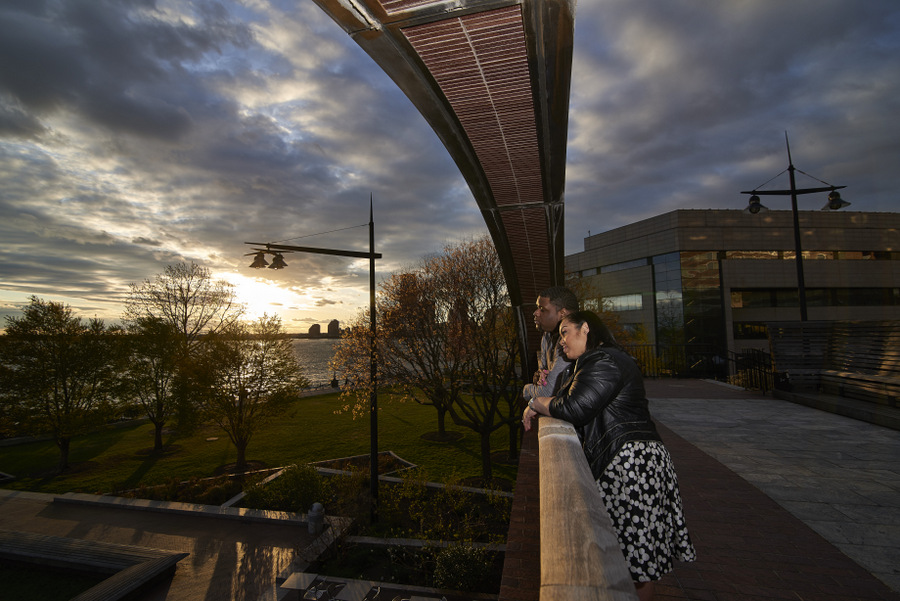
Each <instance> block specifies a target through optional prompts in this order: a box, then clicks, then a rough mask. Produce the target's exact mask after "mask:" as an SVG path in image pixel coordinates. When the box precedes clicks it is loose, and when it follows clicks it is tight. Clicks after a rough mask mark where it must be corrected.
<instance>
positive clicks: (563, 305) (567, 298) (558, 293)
mask: <svg viewBox="0 0 900 601" xmlns="http://www.w3.org/2000/svg"><path fill="white" fill-rule="evenodd" d="M538 296H543V297H546V298H547V299H548V300H549V301H550V304H551V305H553V306H554V307H556V310H557V311H559V310H560V309H565V310H566V311H569V312H570V313H571V312H572V311H577V310H578V297H577V296H575V293H574V292H572V291H571V290H569V289H568V288H566V287H565V286H550V287H549V288H547V289H546V290H544V291H542V292H541V293H540V294H539V295H538Z"/></svg>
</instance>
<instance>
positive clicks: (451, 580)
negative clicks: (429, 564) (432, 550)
mask: <svg viewBox="0 0 900 601" xmlns="http://www.w3.org/2000/svg"><path fill="white" fill-rule="evenodd" d="M488 555H489V554H488V552H487V550H485V549H484V548H480V547H476V546H474V545H471V544H461V545H451V546H449V547H447V548H446V549H443V550H442V551H441V552H440V553H438V555H437V558H436V559H435V566H434V584H435V586H437V587H438V588H447V589H452V590H456V591H474V590H478V587H479V586H480V585H481V584H482V582H483V581H484V580H485V579H486V578H487V577H488V576H490V573H491V563H492V562H491V560H490V557H489V556H488Z"/></svg>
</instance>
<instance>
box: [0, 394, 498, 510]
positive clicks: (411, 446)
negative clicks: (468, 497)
mask: <svg viewBox="0 0 900 601" xmlns="http://www.w3.org/2000/svg"><path fill="white" fill-rule="evenodd" d="M378 402H379V411H378V449H379V451H394V452H395V453H396V454H397V455H399V456H400V457H402V458H403V459H406V460H407V461H410V462H412V463H415V464H416V465H419V466H420V467H423V468H425V470H426V471H427V473H428V474H429V476H430V478H431V479H433V480H440V479H443V478H444V477H447V476H450V475H451V474H454V473H455V474H456V475H458V476H459V477H461V478H467V477H480V476H481V456H480V442H479V438H478V434H477V433H476V432H474V431H472V430H468V429H465V428H459V427H457V426H454V425H452V424H451V423H450V420H449V418H448V430H449V431H457V432H460V433H462V438H460V439H459V440H457V441H455V442H431V441H428V440H425V439H423V438H422V435H423V434H426V433H429V432H434V431H435V430H436V429H437V413H436V411H435V410H434V409H433V408H432V407H423V406H420V405H417V404H415V403H399V402H397V401H392V400H391V399H390V397H388V396H386V395H381V396H380V397H379V401H378ZM339 407H340V401H339V400H338V395H337V394H325V395H319V396H311V397H306V398H303V399H300V400H298V401H296V402H295V403H293V404H292V405H291V406H289V408H288V409H287V410H286V411H285V413H284V414H283V415H282V416H279V417H277V418H276V419H274V420H273V421H272V422H270V423H269V424H268V425H266V426H265V427H263V428H261V429H260V430H259V431H258V432H257V433H256V434H255V435H254V438H253V440H251V441H250V446H249V447H248V449H247V460H248V461H258V462H262V463H264V464H265V465H267V466H268V467H278V466H284V465H290V464H293V463H309V462H314V461H322V460H325V459H335V458H340V457H346V456H351V455H367V454H368V453H369V449H370V442H369V419H368V415H367V416H366V417H365V418H363V419H356V420H354V419H353V418H352V416H351V415H350V414H342V415H335V413H334V411H335V410H336V409H338V408H339ZM507 433H508V428H506V427H503V428H501V429H499V430H498V431H497V432H495V433H494V436H493V438H492V441H491V446H492V449H493V451H494V452H495V453H497V452H502V453H503V454H504V456H505V452H506V449H507V448H508V446H509V443H508V434H507ZM163 442H164V444H165V445H166V449H165V451H164V452H163V453H162V454H153V453H152V452H151V451H152V448H153V426H152V424H150V423H149V422H142V423H138V424H130V425H120V426H116V427H112V426H110V427H108V428H105V429H103V430H102V431H99V432H95V433H92V434H89V435H84V436H79V437H76V438H75V439H73V440H72V445H71V451H70V460H69V463H70V468H69V470H67V471H66V472H65V473H63V474H57V473H56V465H57V462H58V459H59V451H58V449H57V447H56V445H55V444H54V443H53V441H41V442H31V443H28V444H22V445H16V446H9V447H2V448H0V472H5V473H7V474H12V475H13V476H15V477H16V480H14V481H11V482H8V483H6V484H4V487H6V488H11V489H18V490H30V491H36V492H47V493H57V494H58V493H64V492H70V491H71V492H86V493H108V492H112V491H116V490H125V489H130V488H136V487H137V486H138V485H141V484H143V485H153V484H162V483H165V482H168V481H171V480H172V479H188V478H192V477H207V476H213V475H215V474H217V473H221V472H222V470H223V468H224V467H225V466H227V465H229V464H231V463H234V461H235V455H236V454H235V449H234V446H233V445H232V444H231V442H230V441H229V439H228V436H227V434H225V432H223V431H221V430H217V429H215V428H214V427H211V426H204V427H202V428H200V429H199V430H198V431H196V432H194V433H192V434H190V435H184V436H181V435H179V434H178V433H175V432H173V433H169V434H166V435H165V436H164V438H163ZM493 475H494V478H504V479H507V480H510V481H515V477H516V467H515V466H511V465H498V464H495V465H494V467H493Z"/></svg>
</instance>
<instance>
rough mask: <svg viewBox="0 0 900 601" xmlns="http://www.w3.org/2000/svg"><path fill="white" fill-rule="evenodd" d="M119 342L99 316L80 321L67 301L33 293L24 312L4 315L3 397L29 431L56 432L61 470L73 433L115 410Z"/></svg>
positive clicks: (63, 467) (88, 428)
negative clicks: (56, 300) (113, 395)
mask: <svg viewBox="0 0 900 601" xmlns="http://www.w3.org/2000/svg"><path fill="white" fill-rule="evenodd" d="M119 344H120V337H119V336H117V335H115V331H114V330H112V329H108V328H107V327H106V326H105V325H104V323H103V322H102V321H101V320H98V319H92V320H90V321H89V322H88V323H87V324H85V323H82V321H81V319H80V318H78V317H75V316H74V315H73V313H72V310H71V309H70V308H69V307H68V306H67V305H64V304H62V303H55V302H52V301H43V300H41V299H39V298H37V297H35V296H32V297H31V304H30V305H29V306H28V307H26V308H25V312H24V315H23V316H22V317H18V318H17V317H7V318H6V336H5V339H4V343H3V344H2V345H0V353H2V357H0V359H2V362H3V365H4V369H3V370H2V376H3V381H2V387H3V389H4V390H5V394H4V397H5V398H6V399H15V401H14V402H15V407H14V409H15V410H16V412H17V413H18V414H19V416H20V417H22V418H23V419H24V420H25V424H24V426H25V429H26V431H29V433H31V434H46V433H50V434H52V436H53V437H54V439H55V440H56V445H57V447H59V453H60V455H59V465H58V467H59V469H60V471H62V470H65V469H66V468H67V467H68V466H69V448H70V445H71V441H72V438H73V437H74V436H75V435H77V434H80V433H83V432H86V431H88V430H90V429H91V428H93V427H96V426H97V425H98V424H100V423H103V422H104V420H106V419H107V418H109V417H111V416H112V415H113V414H114V407H113V405H112V403H111V396H112V393H113V391H114V390H115V386H116V382H117V370H116V367H117V359H118V358H120V357H121V353H119V352H118V350H119V349H118V345H119Z"/></svg>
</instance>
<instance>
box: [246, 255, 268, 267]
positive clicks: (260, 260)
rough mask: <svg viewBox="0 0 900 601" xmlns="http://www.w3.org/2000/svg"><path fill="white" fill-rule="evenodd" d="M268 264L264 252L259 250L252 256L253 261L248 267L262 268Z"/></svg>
mask: <svg viewBox="0 0 900 601" xmlns="http://www.w3.org/2000/svg"><path fill="white" fill-rule="evenodd" d="M268 264H269V262H268V261H266V253H264V252H262V251H260V252H258V253H256V255H255V256H254V257H253V262H252V263H250V267H253V268H254V269H262V268H263V267H265V266H266V265H268Z"/></svg>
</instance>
